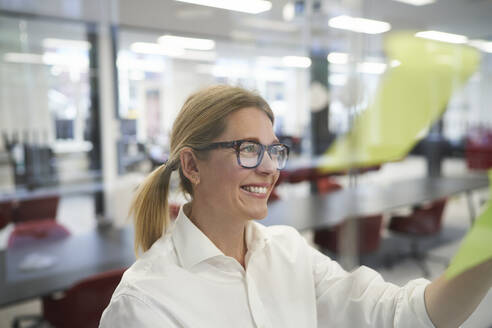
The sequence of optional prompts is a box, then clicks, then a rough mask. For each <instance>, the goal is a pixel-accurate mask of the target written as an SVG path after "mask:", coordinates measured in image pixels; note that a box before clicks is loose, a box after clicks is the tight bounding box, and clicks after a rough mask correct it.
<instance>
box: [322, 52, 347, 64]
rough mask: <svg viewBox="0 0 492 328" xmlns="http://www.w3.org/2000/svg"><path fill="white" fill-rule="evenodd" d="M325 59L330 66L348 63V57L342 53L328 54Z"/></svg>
mask: <svg viewBox="0 0 492 328" xmlns="http://www.w3.org/2000/svg"><path fill="white" fill-rule="evenodd" d="M326 59H327V60H328V61H329V62H330V64H339V65H344V64H347V63H348V60H349V55H348V54H347V53H344V52H330V53H329V54H328V56H327V57H326Z"/></svg>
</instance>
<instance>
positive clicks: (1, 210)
mask: <svg viewBox="0 0 492 328" xmlns="http://www.w3.org/2000/svg"><path fill="white" fill-rule="evenodd" d="M13 211H14V207H13V204H12V202H2V203H0V230H1V229H3V228H5V227H6V226H7V224H9V223H10V222H11V221H12V216H13Z"/></svg>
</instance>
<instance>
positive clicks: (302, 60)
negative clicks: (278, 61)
mask: <svg viewBox="0 0 492 328" xmlns="http://www.w3.org/2000/svg"><path fill="white" fill-rule="evenodd" d="M282 64H284V66H288V67H298V68H308V67H309V66H311V59H310V58H309V57H301V56H285V57H283V58H282Z"/></svg>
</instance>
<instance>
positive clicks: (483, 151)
mask: <svg viewBox="0 0 492 328" xmlns="http://www.w3.org/2000/svg"><path fill="white" fill-rule="evenodd" d="M465 154H466V164H467V166H468V168H469V169H473V170H487V169H489V168H491V167H492V130H491V129H490V128H487V127H482V126H478V127H474V128H471V129H470V131H469V133H468V135H467V137H466V145H465Z"/></svg>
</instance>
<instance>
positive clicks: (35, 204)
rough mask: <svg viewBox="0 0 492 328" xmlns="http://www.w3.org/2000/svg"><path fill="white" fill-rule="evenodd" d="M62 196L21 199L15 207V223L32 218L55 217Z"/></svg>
mask: <svg viewBox="0 0 492 328" xmlns="http://www.w3.org/2000/svg"><path fill="white" fill-rule="evenodd" d="M59 201H60V196H47V197H42V198H34V199H26V200H21V201H20V202H19V203H18V205H17V208H16V209H15V215H14V218H13V221H14V222H15V223H19V222H26V221H32V220H43V219H53V220H54V219H55V218H56V212H57V210H58V202H59Z"/></svg>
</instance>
